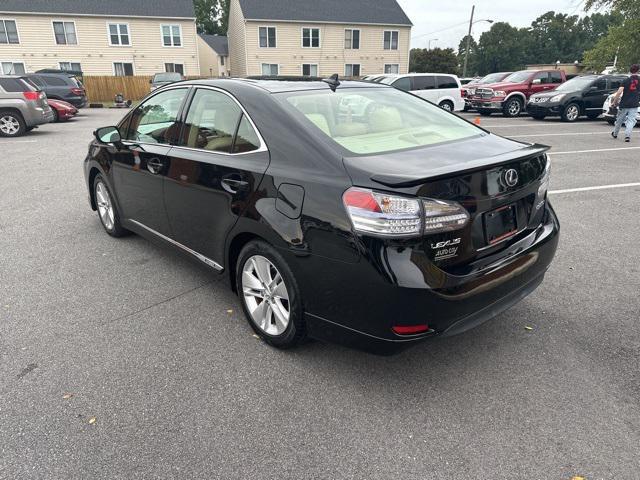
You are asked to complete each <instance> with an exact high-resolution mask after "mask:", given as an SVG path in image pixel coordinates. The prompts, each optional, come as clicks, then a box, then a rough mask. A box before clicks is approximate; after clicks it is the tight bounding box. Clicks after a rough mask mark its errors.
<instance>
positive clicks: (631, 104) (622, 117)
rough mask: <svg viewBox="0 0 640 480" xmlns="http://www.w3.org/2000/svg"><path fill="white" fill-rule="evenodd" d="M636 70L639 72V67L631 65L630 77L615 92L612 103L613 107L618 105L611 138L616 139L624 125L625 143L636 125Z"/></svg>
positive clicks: (639, 94) (639, 100)
mask: <svg viewBox="0 0 640 480" xmlns="http://www.w3.org/2000/svg"><path fill="white" fill-rule="evenodd" d="M638 70H640V66H638V65H631V76H630V77H629V78H627V79H626V80H625V81H624V82H622V86H621V87H620V88H619V89H618V91H617V92H616V94H615V96H614V97H613V102H612V103H613V105H618V118H617V119H616V125H615V127H614V129H613V132H611V136H612V137H613V138H618V133H619V132H620V128H621V127H622V124H623V123H624V126H625V137H624V141H625V142H629V141H631V132H632V131H633V127H634V126H635V125H636V119H637V116H638V104H640V77H639V76H638ZM620 97H622V99H620Z"/></svg>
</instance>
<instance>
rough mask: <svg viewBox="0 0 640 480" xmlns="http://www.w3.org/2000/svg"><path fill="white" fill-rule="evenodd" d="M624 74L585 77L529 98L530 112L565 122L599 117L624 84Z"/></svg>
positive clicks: (574, 79)
mask: <svg viewBox="0 0 640 480" xmlns="http://www.w3.org/2000/svg"><path fill="white" fill-rule="evenodd" d="M624 79H625V77H624V76H623V75H585V76H582V77H575V78H572V79H571V80H569V81H567V82H565V83H563V84H562V85H560V86H559V87H558V88H556V89H555V90H553V91H552V92H543V93H536V94H534V95H531V97H529V103H528V104H527V112H529V114H530V115H531V116H532V117H533V118H535V119H536V120H542V119H544V118H545V117H550V116H560V117H561V118H562V120H564V121H565V122H575V121H576V120H578V118H580V117H581V116H586V117H588V118H590V119H594V118H598V117H599V116H600V114H601V113H602V105H603V103H604V102H605V100H606V99H607V97H608V96H609V95H610V94H612V93H614V92H615V91H616V90H618V88H620V85H621V84H622V82H623V81H624Z"/></svg>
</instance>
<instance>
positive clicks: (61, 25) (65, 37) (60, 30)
mask: <svg viewBox="0 0 640 480" xmlns="http://www.w3.org/2000/svg"><path fill="white" fill-rule="evenodd" d="M53 33H54V35H55V37H56V43H57V44H58V45H77V44H78V36H77V35H76V24H75V22H53Z"/></svg>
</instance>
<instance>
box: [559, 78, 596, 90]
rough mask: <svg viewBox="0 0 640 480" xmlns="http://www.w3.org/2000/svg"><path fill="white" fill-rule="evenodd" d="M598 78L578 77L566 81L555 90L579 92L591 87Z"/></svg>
mask: <svg viewBox="0 0 640 480" xmlns="http://www.w3.org/2000/svg"><path fill="white" fill-rule="evenodd" d="M596 80H597V78H594V77H576V78H572V79H571V80H568V81H566V82H565V83H563V84H562V85H560V86H559V87H558V88H556V89H555V90H554V91H555V92H577V91H579V90H584V89H585V88H587V87H589V86H590V85H591V84H592V83H593V82H595V81H596Z"/></svg>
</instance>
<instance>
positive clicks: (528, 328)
mask: <svg viewBox="0 0 640 480" xmlns="http://www.w3.org/2000/svg"><path fill="white" fill-rule="evenodd" d="M524 329H525V330H527V331H529V332H530V331H531V330H533V327H524Z"/></svg>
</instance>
